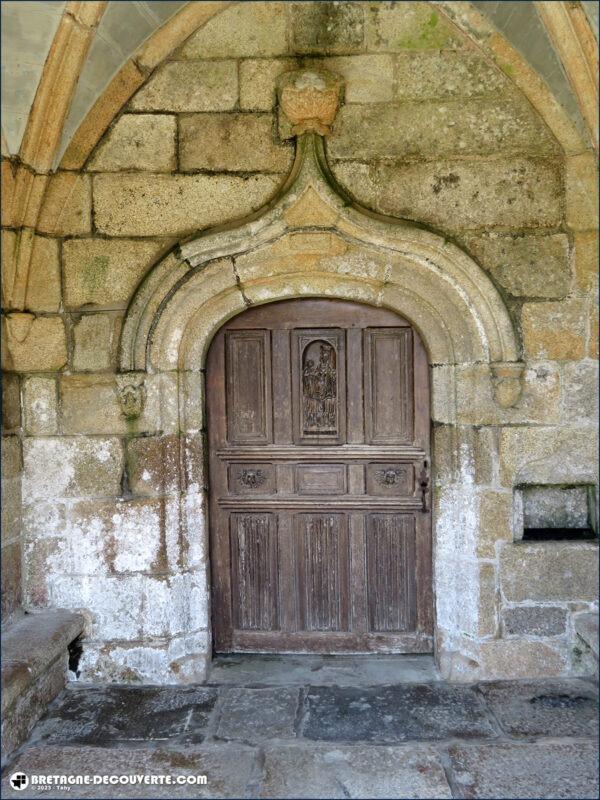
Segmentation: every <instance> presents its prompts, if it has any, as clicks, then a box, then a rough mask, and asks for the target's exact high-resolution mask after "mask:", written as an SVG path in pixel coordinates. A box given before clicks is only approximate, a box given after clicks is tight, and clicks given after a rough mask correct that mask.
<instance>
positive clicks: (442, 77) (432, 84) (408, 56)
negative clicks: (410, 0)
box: [395, 7, 512, 100]
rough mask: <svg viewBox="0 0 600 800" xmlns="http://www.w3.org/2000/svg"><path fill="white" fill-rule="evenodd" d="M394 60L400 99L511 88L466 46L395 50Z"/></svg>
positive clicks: (490, 92) (476, 94)
mask: <svg viewBox="0 0 600 800" xmlns="http://www.w3.org/2000/svg"><path fill="white" fill-rule="evenodd" d="M405 8H406V7H405ZM407 10H408V9H407ZM409 13H410V12H409ZM405 14H406V11H405ZM395 64H396V91H395V95H396V97H397V98H398V99H400V100H432V99H440V100H446V99H450V98H452V97H464V98H470V97H485V96H486V95H495V96H498V94H501V93H504V92H507V91H510V88H512V87H511V84H510V82H509V80H508V78H507V77H506V76H505V75H504V74H503V73H502V72H501V71H500V70H499V69H498V68H497V67H494V66H492V65H491V64H490V63H489V62H488V61H486V60H485V59H484V58H482V57H481V56H480V55H478V54H476V53H473V52H469V51H468V50H466V51H458V52H456V51H454V52H453V51H451V50H440V51H436V50H413V51H410V50H406V51H404V52H399V53H398V55H397V56H396V57H395Z"/></svg>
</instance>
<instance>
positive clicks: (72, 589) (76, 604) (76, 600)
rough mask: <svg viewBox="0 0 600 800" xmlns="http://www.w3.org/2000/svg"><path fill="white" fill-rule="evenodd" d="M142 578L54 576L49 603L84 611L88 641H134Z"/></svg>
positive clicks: (140, 615)
mask: <svg viewBox="0 0 600 800" xmlns="http://www.w3.org/2000/svg"><path fill="white" fill-rule="evenodd" d="M143 580H144V578H143V576H142V575H84V576H72V575H65V576H54V577H53V579H52V582H51V583H50V585H49V593H50V604H51V605H52V606H55V607H58V608H69V607H70V608H85V609H88V611H89V613H90V617H91V626H90V627H91V629H90V638H91V639H92V641H94V640H104V641H107V640H108V641H110V640H127V641H128V642H131V641H138V640H139V639H140V638H141V625H142V619H143V617H144V615H143V613H142V586H143Z"/></svg>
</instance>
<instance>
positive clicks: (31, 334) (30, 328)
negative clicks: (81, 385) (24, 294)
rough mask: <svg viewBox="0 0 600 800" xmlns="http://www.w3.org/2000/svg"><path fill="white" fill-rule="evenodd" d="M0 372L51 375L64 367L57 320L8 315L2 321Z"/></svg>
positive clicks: (59, 320)
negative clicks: (13, 371) (3, 342)
mask: <svg viewBox="0 0 600 800" xmlns="http://www.w3.org/2000/svg"><path fill="white" fill-rule="evenodd" d="M2 325H3V332H4V335H5V337H6V338H5V340H4V341H5V344H4V347H3V353H2V355H3V367H4V369H9V370H15V371H16V372H54V371H56V370H59V369H61V368H62V367H64V365H65V364H66V363H67V337H66V333H65V325H64V322H63V320H62V318H61V317H58V316H56V317H34V316H33V315H31V314H9V315H7V316H6V317H5V318H4V319H3V323H2Z"/></svg>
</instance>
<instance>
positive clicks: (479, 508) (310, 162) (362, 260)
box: [84, 72, 568, 681]
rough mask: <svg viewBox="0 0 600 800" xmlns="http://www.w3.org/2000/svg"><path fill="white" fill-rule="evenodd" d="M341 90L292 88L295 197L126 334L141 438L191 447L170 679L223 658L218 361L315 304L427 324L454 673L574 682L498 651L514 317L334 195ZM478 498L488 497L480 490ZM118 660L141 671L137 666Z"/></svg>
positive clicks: (520, 409)
mask: <svg viewBox="0 0 600 800" xmlns="http://www.w3.org/2000/svg"><path fill="white" fill-rule="evenodd" d="M340 90H341V82H340V80H339V79H338V78H337V77H335V76H333V75H331V74H329V73H320V74H318V73H314V72H310V73H287V74H286V75H284V76H283V79H282V81H281V83H280V85H279V99H280V104H281V106H282V109H283V111H284V112H285V114H286V115H287V118H288V120H289V123H290V136H291V135H297V136H298V142H297V152H296V160H295V163H294V166H293V168H292V171H291V173H290V175H289V177H288V179H287V181H286V183H285V184H284V186H283V187H282V189H281V191H280V192H279V194H278V195H277V196H276V197H275V198H274V199H273V200H272V201H271V202H270V203H269V204H268V205H267V206H266V207H264V208H263V209H262V210H260V211H259V212H257V213H255V214H253V215H252V216H251V217H249V218H247V219H245V220H242V221H241V222H240V223H238V224H237V225H230V226H224V227H221V228H218V229H213V230H210V231H207V232H205V233H204V234H202V235H201V236H200V237H198V238H194V239H193V240H191V241H188V242H185V243H183V244H181V245H179V246H178V247H177V248H176V249H175V251H174V252H172V253H171V254H169V255H168V256H167V257H166V258H164V259H163V260H162V261H160V262H159V263H158V264H157V265H156V266H155V267H154V268H153V269H152V270H151V272H150V273H149V274H148V275H147V277H146V279H145V280H144V282H143V283H142V284H141V286H140V287H139V289H138V291H137V293H136V294H135V296H134V298H133V300H132V302H131V304H130V306H129V310H128V313H127V316H126V319H125V322H124V326H123V332H122V340H121V350H120V375H119V376H118V378H117V380H118V384H119V387H120V393H121V399H122V404H123V414H124V415H125V416H126V417H127V419H128V424H129V426H130V430H131V433H132V435H135V432H136V425H137V421H138V420H139V419H140V417H147V416H148V414H154V415H157V417H158V419H159V420H160V421H161V425H159V427H161V428H165V427H166V428H169V427H170V428H171V429H173V430H176V431H177V434H178V435H177V454H176V458H175V461H176V462H177V463H176V471H177V478H176V483H177V485H178V487H179V489H180V491H179V492H178V493H177V496H178V498H179V502H178V504H174V506H173V508H174V510H173V514H172V517H173V518H172V520H169V526H170V527H171V530H170V532H169V534H168V535H170V536H174V537H177V538H178V539H179V540H180V541H183V542H185V548H184V549H186V551H187V556H186V559H185V562H186V563H185V565H182V568H181V575H180V576H176V578H177V579H176V580H174V581H173V582H172V583H171V586H170V587H169V590H170V591H171V592H172V593H173V595H175V594H177V593H179V594H181V593H185V594H186V599H185V601H184V603H183V604H184V605H185V607H186V609H187V612H186V613H187V617H186V620H188V622H187V623H186V624H187V625H188V627H189V630H186V631H184V634H183V636H181V637H180V639H179V645H178V646H177V647H176V648H174V649H173V650H171V649H170V648H169V655H167V656H166V657H167V660H168V661H169V666H168V668H167V674H165V675H164V677H163V680H167V681H173V680H175V681H178V680H183V681H187V680H190V679H198V678H202V676H203V674H204V668H205V664H206V662H207V661H208V660H210V657H211V642H210V633H209V630H210V609H209V607H208V606H209V596H210V591H209V586H210V583H209V582H210V565H209V563H208V556H207V554H208V549H209V548H208V543H207V541H206V539H207V531H208V526H207V511H206V491H205V485H204V484H205V468H204V459H205V452H206V446H205V441H204V397H203V392H204V387H203V384H204V366H205V357H206V353H207V350H208V347H209V345H210V342H211V340H212V337H213V336H214V334H215V333H216V331H217V330H218V329H219V328H220V327H221V326H222V325H223V324H224V323H225V322H226V321H227V320H229V319H230V318H231V317H233V316H235V315H236V314H238V313H240V312H242V311H243V310H245V309H246V308H248V307H249V306H251V305H257V304H263V303H270V302H275V301H279V300H284V299H289V298H301V297H326V298H339V299H344V300H352V301H354V302H359V303H365V304H368V305H373V306H378V307H383V308H389V309H392V310H393V311H396V312H397V313H398V314H400V315H401V316H403V317H405V318H406V319H407V320H409V321H410V322H411V324H413V325H414V326H415V327H416V328H417V330H418V331H419V333H420V335H421V337H422V339H423V342H424V344H425V347H426V349H427V351H428V356H429V362H430V365H431V375H430V377H431V392H432V421H433V425H434V441H433V447H434V455H433V481H434V506H433V513H434V522H433V526H434V533H433V547H434V593H435V618H436V623H435V652H436V659H437V663H438V666H439V669H440V671H441V674H442V676H443V677H445V678H448V679H451V680H458V681H461V680H471V679H477V678H484V677H495V676H498V675H500V676H512V677H520V676H526V675H529V674H532V673H533V674H537V673H539V674H544V673H550V674H560V673H562V672H564V671H565V670H567V669H568V668H567V663H566V660H565V659H566V656H565V655H564V654H561V653H559V652H558V651H557V650H555V649H553V648H549V647H547V646H545V645H543V644H538V645H533V646H532V643H531V642H530V641H527V640H523V639H512V640H501V639H499V638H498V627H497V618H498V613H497V596H498V585H497V553H496V551H495V549H494V543H493V541H494V540H495V539H498V538H504V539H505V540H509V538H510V540H512V530H511V527H510V524H509V523H508V522H507V521H506V520H507V519H508V518H509V516H510V514H511V511H510V509H512V485H511V482H510V481H511V479H510V477H509V478H508V479H507V480H505V479H501V481H500V486H498V481H497V480H496V478H497V477H498V476H497V471H498V466H497V464H495V461H496V460H497V447H498V443H497V440H496V439H495V438H494V433H493V432H492V431H490V430H489V429H488V430H487V431H486V430H485V429H483V430H480V428H479V426H481V425H496V424H505V423H510V422H522V421H527V420H528V406H530V404H531V403H532V402H535V397H533V398H532V397H531V394H532V393H533V394H535V392H536V391H539V389H537V390H536V388H535V387H528V386H527V374H526V373H525V372H524V364H523V363H522V362H521V361H520V349H519V343H518V341H517V337H516V335H515V331H514V329H513V325H512V322H511V319H510V316H509V313H508V311H507V309H506V307H505V305H504V302H503V300H502V298H501V296H500V294H499V293H498V291H497V289H496V288H495V286H494V285H493V284H492V282H491V281H490V279H489V278H488V277H487V276H486V275H485V274H484V272H483V271H482V270H481V268H480V267H479V266H478V265H477V264H475V262H473V261H472V260H471V259H470V258H469V257H468V256H467V255H466V254H465V253H464V252H463V251H461V250H460V249H459V248H458V247H457V246H455V245H454V244H453V243H451V242H449V241H447V240H446V239H444V238H443V237H441V236H439V235H437V234H434V233H432V232H430V231H428V230H426V229H424V228H422V227H419V226H417V225H415V224H414V223H407V222H405V221H402V220H398V219H392V218H388V217H384V216H381V215H378V214H375V213H373V212H370V211H367V210H365V209H363V208H360V207H358V206H357V205H356V204H355V203H354V202H353V201H352V200H351V199H350V198H349V197H348V196H347V195H346V194H345V193H344V191H343V190H342V189H341V188H340V187H339V186H338V185H337V183H336V181H335V179H334V177H333V176H332V173H331V171H330V170H329V167H328V165H327V156H326V147H325V143H324V136H326V134H327V132H328V126H329V125H330V124H331V122H332V121H333V119H334V117H335V112H336V110H337V105H338V100H339V94H340ZM524 390H525V391H524ZM162 423H164V424H162ZM486 476H487V477H486ZM476 484H483V485H484V486H486V485H487V486H488V487H490V488H487V489H486V491H485V492H484V493H482V492H481V490H480V488H479V486H478V485H476ZM491 487H494V488H491ZM174 494H175V493H174ZM176 506H177V507H176ZM484 513H487V514H488V516H489V515H490V514H491V515H492V517H493V516H494V515H495V514H496V518H497V519H503V520H505V521H506V522H505V523H504V526H503V527H502V528H501V530H499V531H498V530H495V531H494V532H491V531H488V532H487V533H486V531H485V528H484V527H483V526H482V516H483V514H484ZM488 524H489V521H488ZM486 537H487V540H486ZM488 540H489V541H488ZM490 542H491V544H490ZM177 602H179V600H176V598H174V603H173V604H174V605H177ZM192 607H193V608H192ZM150 649H151V648H150ZM121 655H122V657H123V658H124V660H125V663H127V658H128V656H127V652H126V651H123V653H122V654H121ZM147 655H148V658H150V659H151V658H152V654H151V653H149V654H147ZM138 657H141V656H140V654H137V656H136V658H138ZM84 659H85V655H84ZM134 660H135V659H134ZM157 673H158V674H161V673H160V670H159V669H158V668H157Z"/></svg>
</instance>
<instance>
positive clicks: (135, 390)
mask: <svg viewBox="0 0 600 800" xmlns="http://www.w3.org/2000/svg"><path fill="white" fill-rule="evenodd" d="M117 395H118V397H119V404H120V406H121V414H122V415H123V416H124V417H125V418H126V419H137V418H138V417H139V416H140V415H141V413H142V411H143V410H144V403H145V401H146V389H145V387H144V376H143V375H133V374H130V375H118V376H117Z"/></svg>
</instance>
